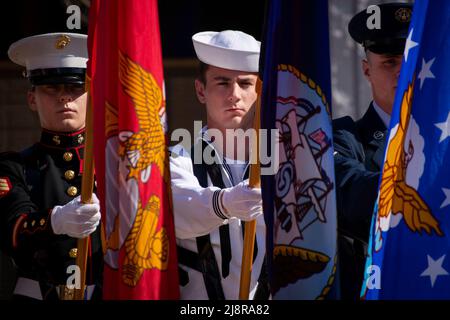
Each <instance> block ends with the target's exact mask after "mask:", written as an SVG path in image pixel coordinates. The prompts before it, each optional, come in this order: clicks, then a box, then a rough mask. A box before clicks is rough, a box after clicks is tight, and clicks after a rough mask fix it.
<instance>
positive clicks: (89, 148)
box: [74, 77, 94, 300]
mask: <svg viewBox="0 0 450 320" xmlns="http://www.w3.org/2000/svg"><path fill="white" fill-rule="evenodd" d="M89 80H90V79H88V77H86V87H87V88H88V90H87V91H88V96H87V109H86V140H85V146H84V165H83V177H82V179H81V202H82V203H91V202H92V193H93V190H94V155H93V151H94V139H93V138H94V134H93V130H94V126H93V112H92V101H91V95H90V81H89ZM88 246H89V236H88V237H86V238H83V239H78V242H77V259H76V264H77V266H78V267H79V268H80V288H79V289H77V288H76V289H75V293H74V300H83V299H84V293H85V287H86V264H87V255H88Z"/></svg>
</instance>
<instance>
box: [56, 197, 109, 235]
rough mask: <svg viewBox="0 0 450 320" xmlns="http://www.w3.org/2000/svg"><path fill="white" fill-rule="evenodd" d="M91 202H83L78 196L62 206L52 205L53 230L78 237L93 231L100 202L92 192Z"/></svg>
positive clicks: (97, 217) (98, 214) (97, 222)
mask: <svg viewBox="0 0 450 320" xmlns="http://www.w3.org/2000/svg"><path fill="white" fill-rule="evenodd" d="M92 202H93V203H90V204H83V203H81V197H80V196H78V197H76V198H75V199H73V200H72V201H70V202H69V203H67V204H65V205H64V206H56V207H54V208H53V210H52V213H51V215H50V217H51V218H50V221H51V225H52V229H53V232H54V233H55V234H67V235H68V236H70V237H73V238H80V239H81V238H85V237H87V236H88V235H90V234H91V233H92V232H94V231H95V229H96V228H97V226H98V224H99V222H100V217H101V214H100V204H99V201H98V198H97V196H96V195H95V194H94V193H93V194H92Z"/></svg>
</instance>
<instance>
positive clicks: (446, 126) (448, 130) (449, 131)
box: [434, 113, 450, 143]
mask: <svg viewBox="0 0 450 320" xmlns="http://www.w3.org/2000/svg"><path fill="white" fill-rule="evenodd" d="M434 125H435V126H436V127H438V128H439V129H441V130H442V133H441V138H440V139H439V143H441V142H442V141H444V140H445V139H447V137H449V136H450V113H449V114H448V115H447V120H445V122H440V123H435V124H434Z"/></svg>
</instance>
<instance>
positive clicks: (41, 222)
mask: <svg viewBox="0 0 450 320" xmlns="http://www.w3.org/2000/svg"><path fill="white" fill-rule="evenodd" d="M44 224H45V219H41V220H40V221H39V225H40V226H41V227H42V226H43V225H44Z"/></svg>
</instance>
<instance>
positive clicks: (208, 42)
mask: <svg viewBox="0 0 450 320" xmlns="http://www.w3.org/2000/svg"><path fill="white" fill-rule="evenodd" d="M192 42H193V43H194V49H195V53H196V54H197V57H198V59H199V60H200V61H202V62H204V63H206V64H209V65H212V66H215V67H220V68H224V69H230V70H239V71H247V72H258V66H259V52H260V47H261V42H259V41H257V40H256V39H255V38H253V37H252V36H251V35H248V34H246V33H244V32H241V31H233V30H225V31H221V32H215V31H205V32H199V33H196V34H194V35H193V36H192Z"/></svg>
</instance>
